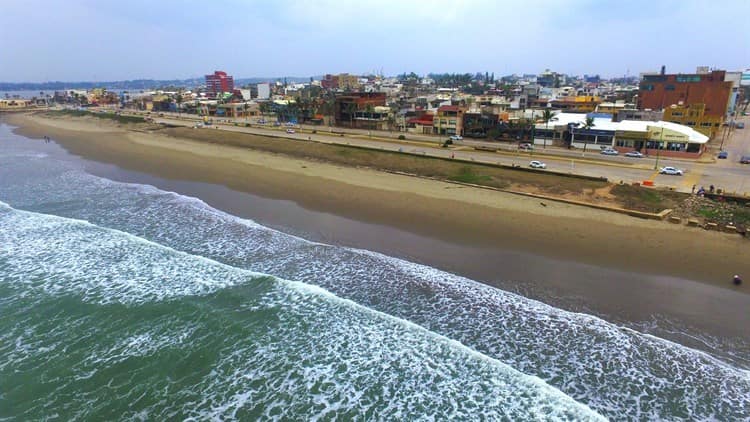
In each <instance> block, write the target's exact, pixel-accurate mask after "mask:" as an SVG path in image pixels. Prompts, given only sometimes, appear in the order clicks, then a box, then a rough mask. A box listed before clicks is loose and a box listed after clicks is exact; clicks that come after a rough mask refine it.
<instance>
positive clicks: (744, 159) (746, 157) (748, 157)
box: [740, 155, 750, 164]
mask: <svg viewBox="0 0 750 422" xmlns="http://www.w3.org/2000/svg"><path fill="white" fill-rule="evenodd" d="M740 163H741V164H750V155H743V156H742V158H740Z"/></svg>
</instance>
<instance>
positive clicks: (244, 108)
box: [242, 101, 250, 122]
mask: <svg viewBox="0 0 750 422" xmlns="http://www.w3.org/2000/svg"><path fill="white" fill-rule="evenodd" d="M249 108H250V106H249V105H248V104H247V101H245V103H244V104H242V110H243V111H244V112H245V122H247V117H248V116H247V110H248V109H249Z"/></svg>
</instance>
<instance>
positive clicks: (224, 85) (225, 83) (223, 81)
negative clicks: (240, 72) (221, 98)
mask: <svg viewBox="0 0 750 422" xmlns="http://www.w3.org/2000/svg"><path fill="white" fill-rule="evenodd" d="M232 91H234V78H233V77H232V76H230V75H227V73H226V72H222V71H220V70H217V71H215V72H214V73H213V74H212V75H206V92H207V93H208V94H209V95H210V96H211V97H215V96H216V95H217V94H218V93H220V92H232Z"/></svg>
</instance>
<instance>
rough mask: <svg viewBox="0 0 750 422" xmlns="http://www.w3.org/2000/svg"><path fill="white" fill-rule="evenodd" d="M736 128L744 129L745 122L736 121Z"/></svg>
mask: <svg viewBox="0 0 750 422" xmlns="http://www.w3.org/2000/svg"><path fill="white" fill-rule="evenodd" d="M734 127H735V128H737V129H744V128H745V123H744V122H737V124H736V125H735V126H734Z"/></svg>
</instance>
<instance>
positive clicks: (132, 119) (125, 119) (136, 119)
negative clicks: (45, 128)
mask: <svg viewBox="0 0 750 422" xmlns="http://www.w3.org/2000/svg"><path fill="white" fill-rule="evenodd" d="M48 113H49V114H50V115H51V116H55V115H57V116H60V115H64V116H74V117H96V118H99V119H110V120H114V121H116V122H118V123H122V124H127V123H145V122H146V119H144V118H143V117H140V116H123V115H121V114H115V113H94V112H90V111H85V110H55V111H50V112H48Z"/></svg>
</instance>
